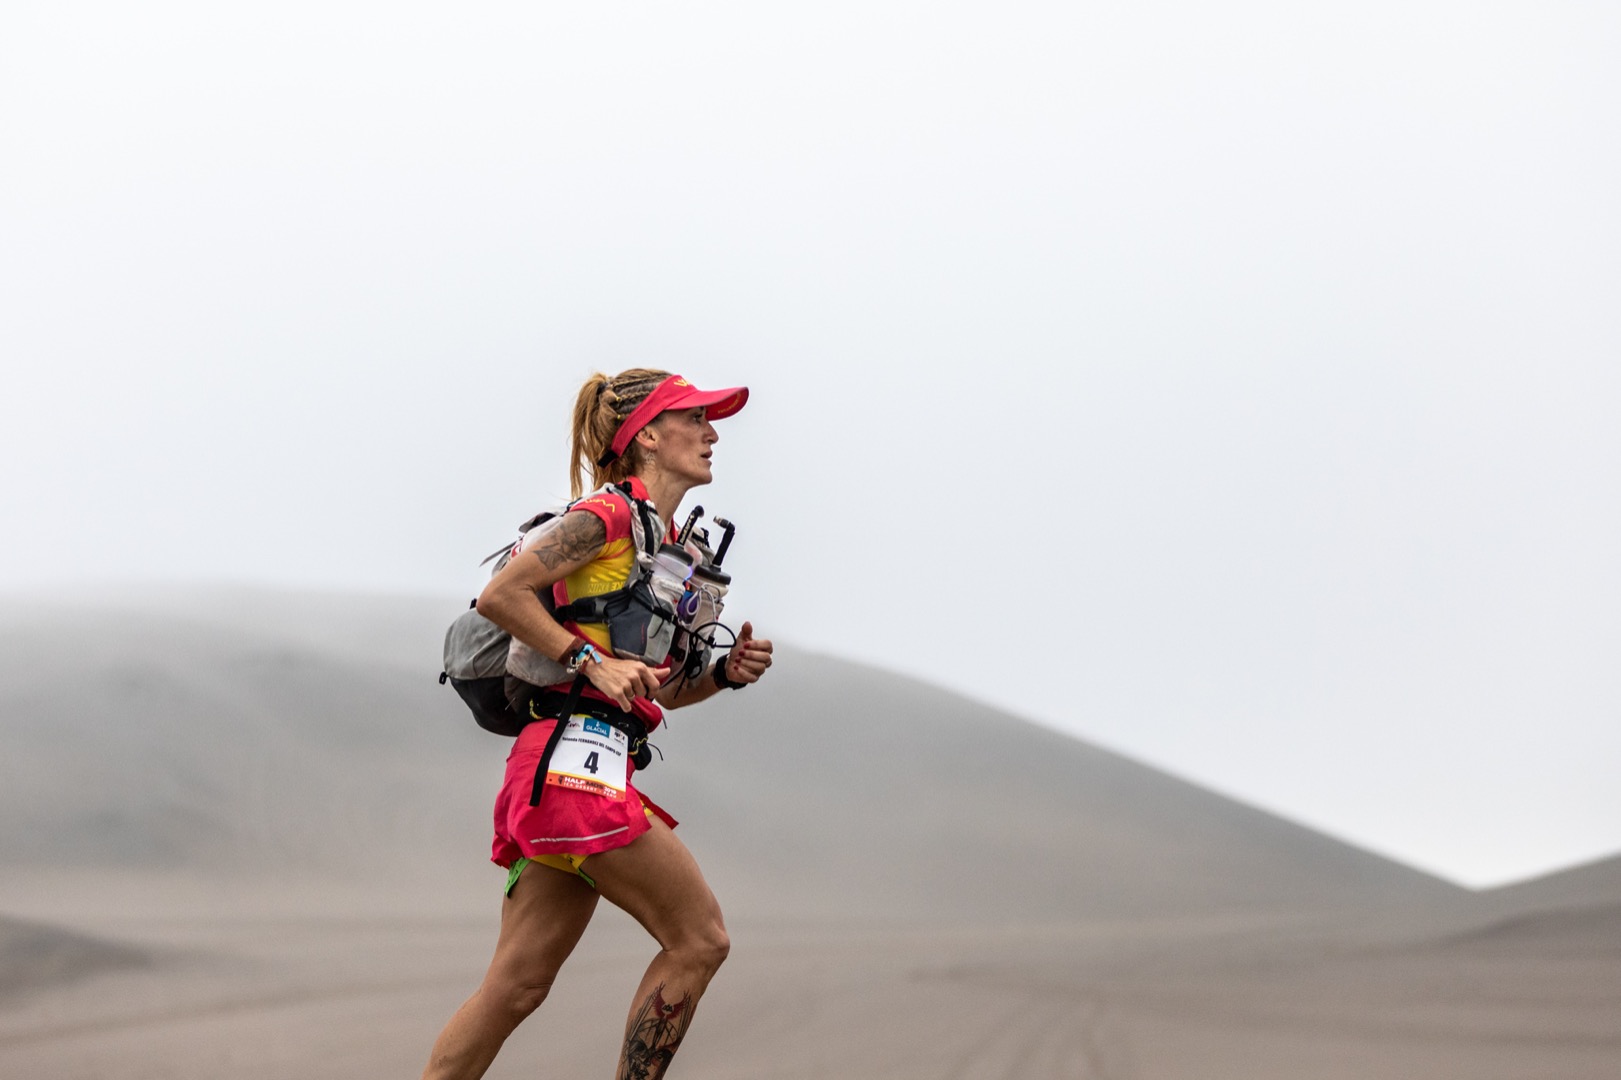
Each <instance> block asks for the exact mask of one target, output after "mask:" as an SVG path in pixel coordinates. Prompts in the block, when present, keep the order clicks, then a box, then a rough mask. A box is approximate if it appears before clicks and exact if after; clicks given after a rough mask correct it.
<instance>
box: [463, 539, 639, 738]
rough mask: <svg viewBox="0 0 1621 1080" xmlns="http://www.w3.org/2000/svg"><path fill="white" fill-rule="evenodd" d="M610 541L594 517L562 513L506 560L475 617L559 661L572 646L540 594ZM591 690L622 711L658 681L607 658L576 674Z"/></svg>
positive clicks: (635, 664) (634, 664)
mask: <svg viewBox="0 0 1621 1080" xmlns="http://www.w3.org/2000/svg"><path fill="white" fill-rule="evenodd" d="M607 540H608V530H607V527H606V526H604V525H603V523H602V519H601V518H599V517H597V515H595V514H592V513H589V512H584V511H579V512H574V513H568V514H564V515H563V516H562V517H561V518H559V519H557V524H556V527H555V528H551V529H548V530H546V532H545V533H543V534H542V535H541V537H540V539H539V541H538V542H536V544H535V545H534V546H533V547H531V548H526V549H525V550H523V551H521V552H519V553H518V554H517V555H514V556H513V557H512V558H510V559H508V560H507V564H506V565H505V566H503V567H502V568H501V572H500V573H498V574H496V575H495V576H494V577H492V578H490V583H489V584H488V585H486V586H484V591H483V592H481V593H480V594H479V597H478V613H479V614H480V615H483V616H484V617H485V618H486V619H489V620H490V621H491V622H493V623H495V624H496V625H497V626H499V627H501V629H503V630H505V631H506V632H507V633H509V634H511V635H512V636H513V637H515V638H517V639H518V640H519V641H521V642H523V643H524V644H525V645H528V646H529V647H530V648H531V649H534V650H535V651H536V652H538V653H540V654H541V655H542V656H550V657H552V658H554V659H555V658H557V657H559V656H562V655H564V654H565V653H566V652H567V650H568V648H569V646H571V645H573V644H574V635H573V634H572V633H570V632H569V631H568V630H566V629H564V628H563V626H562V625H561V624H559V623H558V621H557V620H556V619H554V618H552V615H551V612H549V611H547V610H546V606H545V605H544V604H543V603H541V600H540V597H541V590H542V589H550V588H551V587H552V586H553V585H555V584H557V583H558V582H559V581H562V580H563V579H564V578H566V577H568V575H570V574H572V573H573V572H574V571H576V570H578V569H580V568H581V567H582V566H585V565H586V564H587V563H590V562H591V561H592V560H594V559H595V558H596V557H597V556H598V555H599V554H601V552H602V545H603V544H605V543H606V542H607ZM580 670H581V671H582V672H584V673H585V677H586V678H587V679H588V680H590V682H591V685H593V686H595V687H596V688H597V689H598V690H601V691H602V692H603V693H604V694H606V695H607V696H608V697H609V698H611V699H613V700H614V702H615V703H617V704H618V705H619V707H620V708H622V709H629V708H630V700H631V698H634V697H647V696H649V695H651V694H653V693H654V692H656V691H657V690H658V688H659V681H658V677H657V676H656V675H654V674H653V672H652V670H651V669H650V668H648V666H647V665H646V664H643V663H642V662H641V661H640V660H620V659H617V658H615V657H611V656H605V657H603V660H602V662H601V663H594V662H592V661H587V662H586V663H585V665H584V666H583V667H581V669H580Z"/></svg>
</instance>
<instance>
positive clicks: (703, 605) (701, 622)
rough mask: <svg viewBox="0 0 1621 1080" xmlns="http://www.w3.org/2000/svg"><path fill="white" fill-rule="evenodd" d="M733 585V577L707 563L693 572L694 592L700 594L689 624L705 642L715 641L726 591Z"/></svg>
mask: <svg viewBox="0 0 1621 1080" xmlns="http://www.w3.org/2000/svg"><path fill="white" fill-rule="evenodd" d="M731 584H732V575H730V574H728V573H727V572H726V571H724V570H722V569H720V568H719V567H716V566H710V565H708V564H707V563H706V564H704V565H702V566H699V567H697V568H696V569H694V570H693V572H692V586H693V591H694V592H696V593H697V594H698V603H697V606H696V610H694V612H693V615H692V621H691V622H690V623H688V625H689V626H691V627H692V629H693V631H694V632H695V633H696V634H697V635H698V636H699V637H701V638H703V639H704V640H705V641H709V642H713V641H714V640H715V626H714V624H715V623H718V622H720V613H721V611H722V610H723V609H724V608H725V606H726V590H727V588H728V587H729V586H730V585H731Z"/></svg>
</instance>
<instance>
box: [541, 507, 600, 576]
mask: <svg viewBox="0 0 1621 1080" xmlns="http://www.w3.org/2000/svg"><path fill="white" fill-rule="evenodd" d="M607 542H608V527H607V526H606V525H604V524H603V523H602V519H601V518H599V517H597V515H595V514H588V513H585V512H584V511H582V512H580V513H578V514H564V515H563V520H562V521H560V522H558V524H557V528H555V529H553V530H552V531H551V532H549V533H547V534H546V535H545V536H544V537H542V538H541V541H540V543H538V544H536V545H535V547H534V549H533V550H534V553H535V556H536V557H537V558H538V559H540V561H541V563H542V564H543V565H545V567H546V569H548V570H556V569H557V568H558V567H559V566H568V565H571V564H574V563H579V562H583V561H585V560H587V559H590V558H592V557H593V556H595V555H596V554H597V552H599V551H601V550H602V545H603V544H606V543H607Z"/></svg>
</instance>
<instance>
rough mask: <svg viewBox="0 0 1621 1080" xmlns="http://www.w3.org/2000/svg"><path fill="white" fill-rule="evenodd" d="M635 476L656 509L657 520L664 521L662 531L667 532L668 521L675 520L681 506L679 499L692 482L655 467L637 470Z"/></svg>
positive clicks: (668, 528)
mask: <svg viewBox="0 0 1621 1080" xmlns="http://www.w3.org/2000/svg"><path fill="white" fill-rule="evenodd" d="M636 476H637V478H638V479H639V480H641V482H642V486H643V487H645V488H646V489H647V497H648V499H649V500H651V501H652V503H653V508H654V509H655V510H657V511H658V513H659V520H660V521H662V522H664V531H665V532H666V533H668V532H669V531H670V522H672V521H674V520H675V515H676V511H677V510H679V509H680V508H681V500H682V499H684V498H686V496H687V492H688V491H690V490H692V483H691V482H690V481H688V480H684V479H681V478H679V477H675V476H671V475H669V474H668V473H666V472H664V471H663V470H662V469H659V468H657V467H654V468H650V469H647V470H645V471H643V472H639V473H637V474H636Z"/></svg>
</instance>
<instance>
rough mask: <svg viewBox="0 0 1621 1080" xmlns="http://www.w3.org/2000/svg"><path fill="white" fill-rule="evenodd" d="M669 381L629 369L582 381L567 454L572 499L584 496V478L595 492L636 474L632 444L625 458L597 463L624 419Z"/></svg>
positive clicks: (652, 372)
mask: <svg viewBox="0 0 1621 1080" xmlns="http://www.w3.org/2000/svg"><path fill="white" fill-rule="evenodd" d="M669 377H670V373H669V372H668V371H656V370H654V369H652V368H631V369H630V370H628V371H621V372H620V373H619V374H618V375H614V376H612V377H610V376H607V375H604V374H602V372H600V371H599V372H596V373H595V374H593V375H592V376H591V377H590V378H589V379H587V380H585V385H583V386H581V387H580V393H579V395H578V396H577V397H576V398H575V399H574V430H573V437H572V439H571V444H570V453H569V490H570V491H571V492H572V493H573V497H574V498H576V499H578V498H579V497H580V496H581V495H583V494H585V492H586V480H587V478H589V480H590V486H591V488H593V489H595V488H599V487H601V486H602V485H604V484H617V483H618V482H619V481H621V480H624V479H625V478H626V477H628V476H630V475H631V474H632V473H634V472H635V471H636V466H637V464H638V460H637V448H636V444H635V443H632V444H631V445H630V446H629V447H627V448H626V450H625V453H624V456H622V457H617V458H614V459H613V460H611V461H609V462H608V463H607V464H606V465H601V464H598V462H599V461H600V460H601V459H602V456H603V453H604V451H606V450H607V449H608V448H609V447H610V446H612V445H613V441H614V435H615V434H616V433H617V432H618V431H619V425H620V424H621V423H623V422H624V419H625V417H627V416H629V415H630V414H631V413H632V412H633V411H634V410H635V408H636V406H638V405H640V404H641V403H642V402H643V401H645V400H647V395H649V394H651V393H652V392H653V391H654V389H655V388H657V387H658V385H659V383H661V382H663V381H664V380H665V379H667V378H669Z"/></svg>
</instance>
